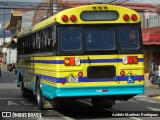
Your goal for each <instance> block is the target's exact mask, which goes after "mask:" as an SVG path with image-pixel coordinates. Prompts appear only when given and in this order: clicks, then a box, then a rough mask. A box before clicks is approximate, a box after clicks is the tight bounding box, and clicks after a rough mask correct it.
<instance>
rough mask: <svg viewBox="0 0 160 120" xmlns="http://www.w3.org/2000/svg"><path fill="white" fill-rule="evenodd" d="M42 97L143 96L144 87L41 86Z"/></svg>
mask: <svg viewBox="0 0 160 120" xmlns="http://www.w3.org/2000/svg"><path fill="white" fill-rule="evenodd" d="M42 86H43V87H42V91H43V95H44V96H45V97H48V98H50V99H53V98H55V97H81V96H106V95H130V94H143V93H144V86H143V85H137V86H135V85H134V86H117V87H116V86H115V87H83V88H80V87H78V88H55V87H53V86H48V85H45V84H43V85H42Z"/></svg>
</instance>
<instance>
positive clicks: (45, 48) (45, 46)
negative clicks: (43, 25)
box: [43, 29, 48, 52]
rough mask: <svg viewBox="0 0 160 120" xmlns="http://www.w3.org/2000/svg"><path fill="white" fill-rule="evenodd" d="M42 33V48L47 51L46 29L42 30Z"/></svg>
mask: <svg viewBox="0 0 160 120" xmlns="http://www.w3.org/2000/svg"><path fill="white" fill-rule="evenodd" d="M43 35H44V38H43V39H44V47H43V49H44V52H47V37H48V33H47V29H45V30H44V32H43Z"/></svg>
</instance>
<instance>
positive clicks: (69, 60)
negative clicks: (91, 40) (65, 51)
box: [64, 57, 80, 66]
mask: <svg viewBox="0 0 160 120" xmlns="http://www.w3.org/2000/svg"><path fill="white" fill-rule="evenodd" d="M64 64H65V65H66V66H74V65H80V58H79V57H70V58H65V59H64Z"/></svg>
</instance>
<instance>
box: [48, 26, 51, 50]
mask: <svg viewBox="0 0 160 120" xmlns="http://www.w3.org/2000/svg"><path fill="white" fill-rule="evenodd" d="M47 32H48V39H47V49H48V51H51V50H50V41H51V28H48V29H47Z"/></svg>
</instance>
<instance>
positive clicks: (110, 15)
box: [18, 4, 140, 37]
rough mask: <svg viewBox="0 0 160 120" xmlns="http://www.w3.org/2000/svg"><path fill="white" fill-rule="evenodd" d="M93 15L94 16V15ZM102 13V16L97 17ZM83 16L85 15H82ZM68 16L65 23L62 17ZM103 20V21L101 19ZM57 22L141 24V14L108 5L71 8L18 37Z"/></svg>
mask: <svg viewBox="0 0 160 120" xmlns="http://www.w3.org/2000/svg"><path fill="white" fill-rule="evenodd" d="M92 13H93V14H92ZM97 13H98V14H99V13H100V16H97V15H98V14H97ZM82 14H83V15H82ZM73 15H74V16H75V17H76V21H74V22H73V21H71V20H70V19H71V16H73ZM124 15H128V17H129V19H128V20H127V21H125V20H124ZM132 15H136V17H137V19H136V20H132V19H131V16H132ZM63 16H67V17H68V20H67V21H65V22H64V21H63V20H62V17H63ZM105 16H106V17H105ZM101 18H102V19H101ZM55 22H57V23H59V24H73V25H74V24H129V23H132V24H133V23H138V22H140V16H139V14H138V13H137V12H136V11H134V10H131V9H129V8H125V7H122V6H116V5H107V4H93V5H84V6H79V7H75V8H70V9H66V10H63V11H61V12H58V13H57V14H55V15H54V16H52V17H50V18H47V19H45V20H43V21H41V22H39V23H37V24H36V25H34V26H32V27H30V28H29V29H27V30H26V31H24V32H21V33H20V34H19V35H18V36H19V37H21V36H23V35H25V34H29V33H30V32H34V31H37V30H39V29H42V28H44V27H47V26H49V25H51V24H54V23H55Z"/></svg>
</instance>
